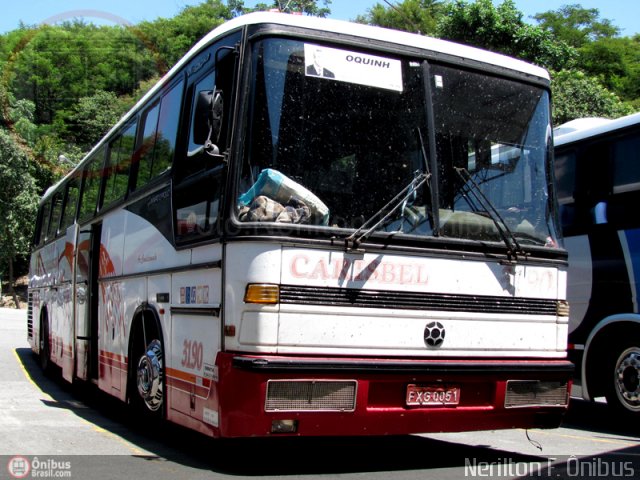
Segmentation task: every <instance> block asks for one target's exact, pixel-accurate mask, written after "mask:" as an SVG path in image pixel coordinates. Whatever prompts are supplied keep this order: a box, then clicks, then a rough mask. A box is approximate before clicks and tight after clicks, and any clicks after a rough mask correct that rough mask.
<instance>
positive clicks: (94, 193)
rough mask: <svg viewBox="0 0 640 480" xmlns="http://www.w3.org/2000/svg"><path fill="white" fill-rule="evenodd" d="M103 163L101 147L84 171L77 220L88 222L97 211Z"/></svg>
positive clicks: (102, 148) (102, 149)
mask: <svg viewBox="0 0 640 480" xmlns="http://www.w3.org/2000/svg"><path fill="white" fill-rule="evenodd" d="M103 162H104V147H101V148H100V149H99V150H98V151H97V152H96V154H95V155H94V157H93V158H92V159H91V161H90V162H89V163H88V164H87V166H86V168H85V170H84V185H83V188H82V197H81V199H80V212H79V214H78V220H79V221H80V222H84V221H87V220H90V219H91V218H92V217H93V216H94V215H95V214H96V211H97V209H98V207H99V206H100V205H99V200H100V179H101V173H102V164H103Z"/></svg>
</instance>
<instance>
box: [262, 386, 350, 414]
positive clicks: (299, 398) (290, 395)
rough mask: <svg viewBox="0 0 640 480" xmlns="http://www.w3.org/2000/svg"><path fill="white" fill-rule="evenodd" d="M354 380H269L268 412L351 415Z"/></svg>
mask: <svg viewBox="0 0 640 480" xmlns="http://www.w3.org/2000/svg"><path fill="white" fill-rule="evenodd" d="M356 385H357V382H356V381H355V380H346V381H334V380H269V382H268V384H267V399H266V404H265V411H267V412H319V411H325V412H326V411H337V412H352V411H354V410H355V407H356Z"/></svg>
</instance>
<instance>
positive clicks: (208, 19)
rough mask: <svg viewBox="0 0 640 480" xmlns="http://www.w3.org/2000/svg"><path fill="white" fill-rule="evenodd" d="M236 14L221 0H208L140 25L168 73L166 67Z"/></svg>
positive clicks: (239, 7)
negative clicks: (171, 16)
mask: <svg viewBox="0 0 640 480" xmlns="http://www.w3.org/2000/svg"><path fill="white" fill-rule="evenodd" d="M238 3H241V2H238ZM235 8H237V9H241V8H242V6H241V5H236V7H235ZM236 13H237V12H236ZM233 16H234V11H233V9H232V8H230V7H228V6H226V5H224V4H223V3H222V2H221V1H220V0H206V1H205V2H204V3H201V4H200V5H195V6H189V7H186V8H185V9H184V10H182V12H180V13H179V14H178V15H177V16H175V17H173V18H170V19H167V18H158V19H157V20H155V21H153V22H142V23H140V24H139V25H138V27H137V28H138V30H139V32H140V33H141V34H142V35H143V36H144V38H145V39H146V40H147V42H148V43H149V45H150V46H151V47H152V48H153V50H154V51H155V53H156V56H157V59H158V60H159V62H160V64H159V66H160V68H159V70H160V71H161V73H164V72H163V71H162V70H166V69H167V68H168V67H171V66H172V65H174V64H175V63H176V62H177V61H178V60H179V59H180V58H181V57H182V56H183V55H184V54H185V53H186V52H187V51H188V50H189V49H190V48H191V47H192V46H193V45H195V43H196V42H197V41H198V40H200V39H201V38H202V37H204V36H205V35H206V34H207V33H208V32H209V31H211V30H213V29H214V28H215V27H217V26H218V25H221V24H222V23H224V22H225V21H227V20H230V19H231V18H233Z"/></svg>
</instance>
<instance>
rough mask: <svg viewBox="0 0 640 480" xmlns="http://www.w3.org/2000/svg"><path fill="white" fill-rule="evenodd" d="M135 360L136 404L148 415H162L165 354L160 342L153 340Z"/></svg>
mask: <svg viewBox="0 0 640 480" xmlns="http://www.w3.org/2000/svg"><path fill="white" fill-rule="evenodd" d="M138 351H139V352H140V353H139V354H138V355H137V358H136V360H135V368H136V370H135V384H134V392H133V395H134V398H135V402H134V404H136V405H139V406H140V408H141V409H142V410H143V411H145V412H146V413H153V414H158V415H162V409H163V406H164V397H165V395H164V352H163V350H162V343H161V342H160V340H158V339H157V338H156V339H153V340H151V341H150V342H149V344H148V345H146V346H144V348H142V345H141V348H139V350H138Z"/></svg>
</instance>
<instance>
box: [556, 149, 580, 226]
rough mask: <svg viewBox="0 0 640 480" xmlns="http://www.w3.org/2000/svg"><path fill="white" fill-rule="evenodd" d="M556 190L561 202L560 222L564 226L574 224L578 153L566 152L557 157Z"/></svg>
mask: <svg viewBox="0 0 640 480" xmlns="http://www.w3.org/2000/svg"><path fill="white" fill-rule="evenodd" d="M555 167H556V170H555V173H556V192H557V195H558V203H559V204H560V222H561V223H562V228H567V227H570V226H572V225H573V223H574V221H575V208H576V207H575V204H574V198H573V194H574V191H575V185H576V154H575V152H573V151H571V152H566V153H563V154H560V155H556V157H555Z"/></svg>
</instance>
